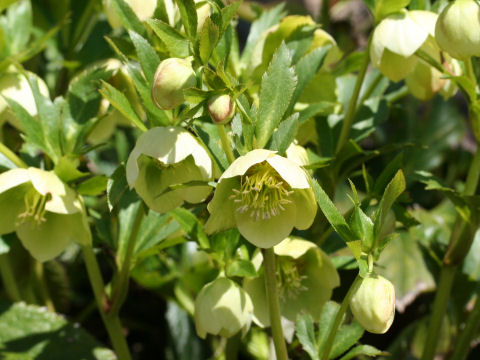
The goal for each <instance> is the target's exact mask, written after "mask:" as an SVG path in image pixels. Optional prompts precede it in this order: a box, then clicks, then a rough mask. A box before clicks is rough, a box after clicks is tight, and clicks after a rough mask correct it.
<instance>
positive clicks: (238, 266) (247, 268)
mask: <svg viewBox="0 0 480 360" xmlns="http://www.w3.org/2000/svg"><path fill="white" fill-rule="evenodd" d="M226 274H227V276H229V277H230V276H240V277H255V276H257V271H256V270H255V266H254V265H253V264H252V262H251V261H248V260H234V261H232V262H231V263H230V264H228V266H227V271H226Z"/></svg>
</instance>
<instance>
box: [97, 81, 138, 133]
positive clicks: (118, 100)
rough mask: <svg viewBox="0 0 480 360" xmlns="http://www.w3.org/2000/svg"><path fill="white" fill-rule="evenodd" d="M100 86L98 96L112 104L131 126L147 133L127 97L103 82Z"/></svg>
mask: <svg viewBox="0 0 480 360" xmlns="http://www.w3.org/2000/svg"><path fill="white" fill-rule="evenodd" d="M102 85H103V87H102V89H101V90H100V94H102V95H103V97H104V98H106V99H107V100H108V101H110V104H112V105H113V106H114V107H115V108H116V109H117V110H118V111H120V112H121V113H122V115H123V116H125V117H126V118H127V119H128V120H130V121H131V122H132V124H134V125H136V126H137V127H138V128H139V129H140V130H142V131H147V128H146V126H145V124H144V123H143V122H142V120H140V118H139V117H138V115H137V114H136V112H135V110H134V109H133V107H132V105H130V102H129V101H128V99H127V97H126V96H125V95H124V94H123V93H122V92H120V91H119V90H117V89H115V88H114V87H113V86H112V85H110V84H109V83H107V82H105V81H102Z"/></svg>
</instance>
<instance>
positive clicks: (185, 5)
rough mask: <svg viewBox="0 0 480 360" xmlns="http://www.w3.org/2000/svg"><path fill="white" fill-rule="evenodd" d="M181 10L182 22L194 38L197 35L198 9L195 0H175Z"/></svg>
mask: <svg viewBox="0 0 480 360" xmlns="http://www.w3.org/2000/svg"><path fill="white" fill-rule="evenodd" d="M175 3H176V4H177V6H178V9H179V10H180V17H181V18H182V24H183V26H184V27H185V32H186V34H187V36H188V37H189V39H190V40H192V41H193V40H194V39H195V37H196V35H197V21H198V20H197V10H196V8H195V2H194V1H193V0H175Z"/></svg>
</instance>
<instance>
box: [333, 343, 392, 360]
mask: <svg viewBox="0 0 480 360" xmlns="http://www.w3.org/2000/svg"><path fill="white" fill-rule="evenodd" d="M361 355H366V356H371V357H377V356H380V355H384V356H388V355H389V354H388V353H386V352H384V351H381V350H378V349H377V348H375V347H373V346H371V345H357V346H355V347H354V348H353V349H352V350H350V351H349V352H348V353H346V354H345V355H344V356H342V357H341V358H340V360H350V359H356V358H357V357H358V356H361Z"/></svg>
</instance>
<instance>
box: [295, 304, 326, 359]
mask: <svg viewBox="0 0 480 360" xmlns="http://www.w3.org/2000/svg"><path fill="white" fill-rule="evenodd" d="M295 335H296V336H297V338H298V341H300V344H302V347H303V350H305V351H306V352H307V353H308V355H310V358H311V359H312V360H319V359H320V358H319V356H318V349H317V339H316V338H315V328H314V326H313V319H312V316H311V315H309V314H299V315H298V316H297V322H296V324H295Z"/></svg>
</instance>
